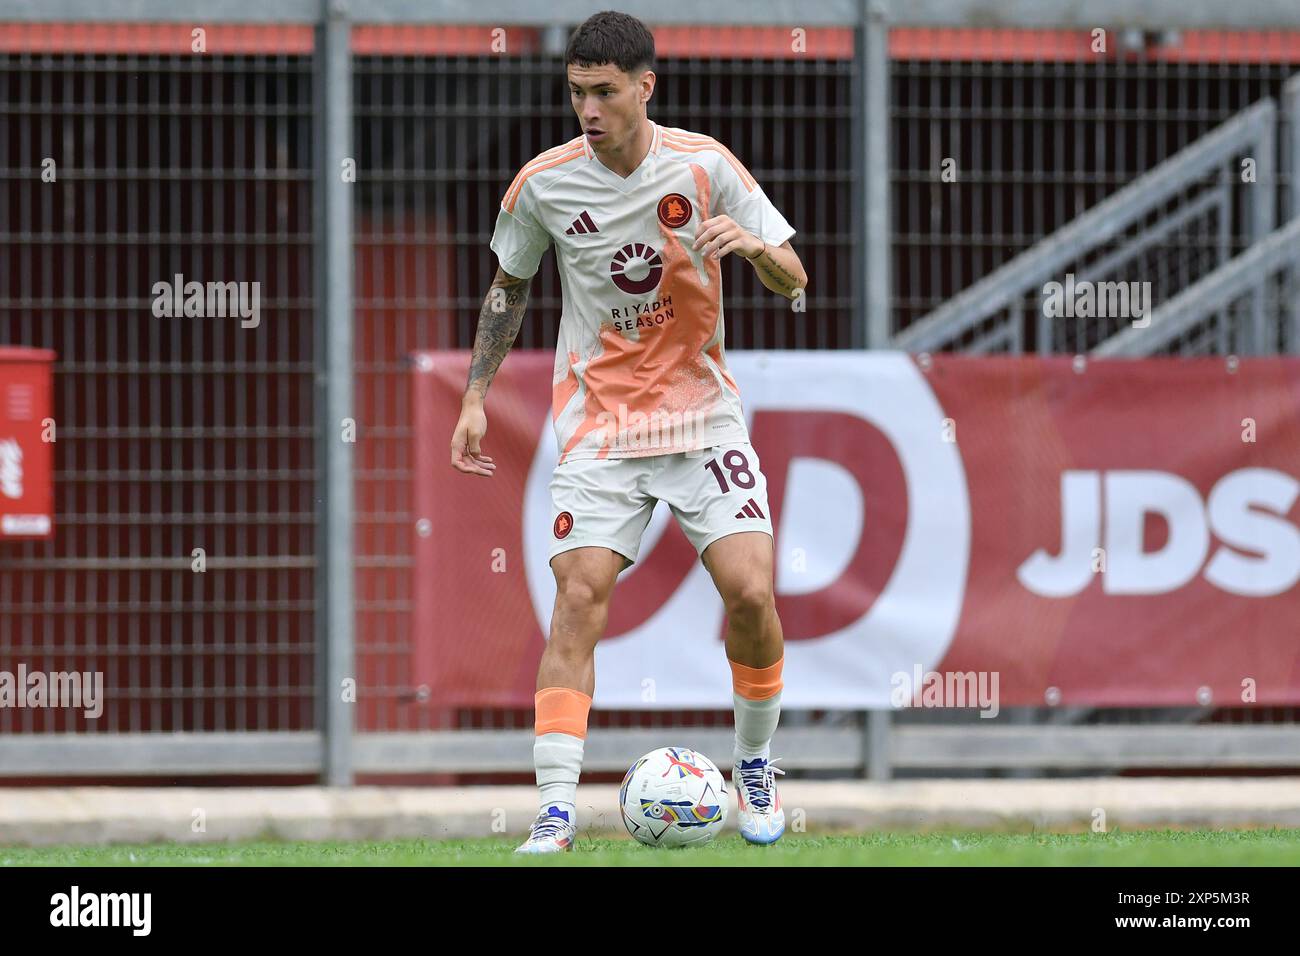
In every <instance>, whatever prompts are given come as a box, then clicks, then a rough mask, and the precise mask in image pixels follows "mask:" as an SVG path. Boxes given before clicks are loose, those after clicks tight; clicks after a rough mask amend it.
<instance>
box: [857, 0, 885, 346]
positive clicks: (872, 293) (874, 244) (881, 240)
mask: <svg viewBox="0 0 1300 956" xmlns="http://www.w3.org/2000/svg"><path fill="white" fill-rule="evenodd" d="M858 32H859V35H860V37H861V40H860V42H859V44H858V53H859V62H860V63H861V80H860V82H861V84H862V90H861V94H860V96H859V97H858V100H859V104H860V110H861V114H860V118H861V124H862V126H861V133H862V140H861V142H862V157H863V162H862V164H861V174H862V177H863V183H862V190H863V200H864V205H865V209H864V213H863V215H864V220H865V221H864V224H863V229H864V235H863V237H862V239H863V242H862V262H861V265H860V268H861V270H862V275H863V282H864V283H865V288H864V289H863V298H862V300H861V307H862V308H863V309H864V310H865V313H866V314H865V317H864V321H862V322H860V323H857V324H858V325H859V326H860V327H861V328H862V330H863V331H862V333H861V334H864V335H865V341H864V342H863V343H862V344H863V345H865V347H866V348H872V349H883V348H889V347H890V335H891V333H890V326H891V322H890V311H889V310H890V301H891V290H890V274H891V269H890V255H889V250H890V235H889V25H888V23H887V21H886V18H885V7H884V4H883V3H881V2H880V0H863V4H862V25H861V27H860V28H859V31H858Z"/></svg>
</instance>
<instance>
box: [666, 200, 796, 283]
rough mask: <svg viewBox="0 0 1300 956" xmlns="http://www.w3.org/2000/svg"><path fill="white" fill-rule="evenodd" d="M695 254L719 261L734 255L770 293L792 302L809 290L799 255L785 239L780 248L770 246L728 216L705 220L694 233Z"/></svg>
mask: <svg viewBox="0 0 1300 956" xmlns="http://www.w3.org/2000/svg"><path fill="white" fill-rule="evenodd" d="M691 248H693V249H695V250H700V249H703V250H704V255H706V256H710V255H711V256H714V257H716V258H718V259H721V258H722V257H723V256H725V255H727V254H728V253H731V252H734V253H736V255H738V256H743V257H744V258H746V259H748V260H749V263H750V265H752V266H753V267H754V271H755V272H756V273H758V280H759V281H760V282H762V283H763V285H765V286H767V287H768V288H769V289H771V290H772V291H773V292H777V293H780V294H781V295H783V296H785V297H786V298H787V299H793V298H794V297H795V295H796V294H797V292H798V290H800V289H805V288H807V287H808V273H807V272H805V271H804V267H803V263H802V262H801V261H800V260H799V254H798V253H797V252H795V251H794V247H793V246H791V245H790V240H789V239H787V240H786V241H785V242H783V243H781V245H779V246H771V245H768V244H767V243H766V242H764V241H763V240H762V239H760V238H759V237H758V236H755V235H753V234H752V233H749V232H746V231H745V229H744V228H743V227H742V226H741V225H740V224H739V223H738V222H736V221H735V220H734V219H732V218H731V217H730V216H714V217H713V218H712V219H705V220H704V221H703V222H701V223H700V225H699V228H697V229H696V231H695V244H694V245H693V246H692V247H691Z"/></svg>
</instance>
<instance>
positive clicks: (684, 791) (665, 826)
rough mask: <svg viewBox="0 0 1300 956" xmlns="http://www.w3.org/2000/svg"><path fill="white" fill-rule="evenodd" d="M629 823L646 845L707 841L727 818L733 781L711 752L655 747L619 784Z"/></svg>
mask: <svg viewBox="0 0 1300 956" xmlns="http://www.w3.org/2000/svg"><path fill="white" fill-rule="evenodd" d="M618 802H619V804H620V805H621V806H622V808H623V824H624V825H625V826H626V827H627V832H628V833H630V834H632V836H634V837H636V838H637V839H638V840H640V841H641V842H642V843H644V844H645V845H646V846H703V845H704V844H705V843H708V842H709V841H710V840H712V839H713V838H714V837H715V836H717V835H718V833H719V832H721V830H722V827H723V824H725V823H726V822H727V783H726V780H725V779H724V778H723V776H722V774H721V773H719V772H718V768H717V767H715V766H714V765H713V763H712V762H711V761H710V760H709V758H708V757H706V756H704V755H703V754H699V753H696V752H695V751H694V750H688V749H687V748H685V747H664V748H662V749H660V750H652V751H651V752H650V753H648V754H646V755H645V756H644V757H642V758H641V759H640V760H638V761H637V762H636V763H634V764H632V766H631V768H630V769H629V770H628V772H627V774H626V776H624V777H623V784H622V786H621V787H619V791H618Z"/></svg>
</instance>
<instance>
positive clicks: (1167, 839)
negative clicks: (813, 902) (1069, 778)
mask: <svg viewBox="0 0 1300 956" xmlns="http://www.w3.org/2000/svg"><path fill="white" fill-rule="evenodd" d="M518 843H519V840H518V839H516V838H515V837H513V836H512V837H510V838H508V839H507V838H505V837H501V838H495V839H480V840H448V841H436V840H396V841H369V842H364V841H363V842H350V843H291V842H283V843H280V842H269V841H261V842H250V843H230V844H220V843H208V844H189V845H179V844H167V843H161V844H150V845H141V846H107V847H105V846H58V847H35V848H28V847H0V866H6V867H12V866H750V865H754V866H1297V865H1300V830H1295V829H1291V830H1282V829H1268V830H1262V829H1261V830H1149V831H1148V830H1140V831H1132V832H1119V831H1116V832H1112V833H1103V834H1093V833H1086V834H1053V833H1033V834H995V833H965V832H960V833H959V832H951V833H925V834H921V833H876V834H870V835H857V836H815V835H808V834H794V833H791V834H787V835H786V837H785V838H784V839H782V840H781V841H780V843H778V844H776V845H775V846H771V847H757V846H749V845H748V844H746V843H745V842H744V841H743V840H741V838H740V837H739V836H737V835H735V834H729V835H727V836H724V837H722V838H720V839H718V840H716V841H714V842H713V843H711V844H709V845H708V846H704V847H698V848H692V849H685V850H664V849H652V848H650V847H642V846H640V845H638V844H636V843H634V842H632V841H631V840H627V839H605V838H594V839H593V838H590V837H587V836H585V835H582V834H580V835H579V837H578V843H577V846H576V848H575V849H574V850H573V851H572V852H570V853H566V854H563V855H560V856H556V857H540V858H522V857H517V856H515V855H514V853H513V852H512V851H513V850H514V848H515V847H516V846H517V845H518Z"/></svg>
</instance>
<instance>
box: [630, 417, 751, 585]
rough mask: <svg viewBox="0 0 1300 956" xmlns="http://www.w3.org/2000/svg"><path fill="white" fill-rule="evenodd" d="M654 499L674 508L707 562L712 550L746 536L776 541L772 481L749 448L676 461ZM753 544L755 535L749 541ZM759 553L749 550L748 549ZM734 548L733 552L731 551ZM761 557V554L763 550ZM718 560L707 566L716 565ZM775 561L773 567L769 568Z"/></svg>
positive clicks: (660, 479)
mask: <svg viewBox="0 0 1300 956" xmlns="http://www.w3.org/2000/svg"><path fill="white" fill-rule="evenodd" d="M650 490H651V492H652V493H653V494H654V495H655V497H657V498H659V499H660V500H662V501H664V502H666V503H667V504H668V505H669V507H671V508H672V511H673V516H674V517H675V518H676V519H677V523H678V525H679V526H680V527H681V529H682V531H683V532H684V533H685V535H686V537H687V538H688V539H689V540H690V542H691V544H692V545H693V546H694V547H695V552H696V553H697V554H699V555H701V557H702V558H703V556H704V555H705V553H706V552H709V551H712V550H713V549H712V547H711V546H712V545H713V544H714V543H715V542H717V541H721V540H725V539H727V538H730V537H733V536H739V535H741V534H744V533H745V532H759V533H761V534H762V535H763V536H765V537H766V538H767V539H768V542H769V547H768V554H769V555H770V542H771V537H772V520H771V517H770V512H769V510H768V505H767V478H766V476H765V475H764V474H763V469H762V463H761V462H760V461H759V458H758V453H757V452H755V451H754V448H753V446H752V445H750V444H749V442H733V443H731V444H726V445H719V446H717V447H715V448H710V449H705V450H704V451H703V452H702V453H701V454H699V455H698V456H695V457H691V456H689V455H674V456H673V460H672V462H671V464H670V465H669V467H667V468H664V469H663V471H662V472H661V473H659V474H658V475H657V476H656V477H655V480H654V482H653V483H652V484H651V488H650ZM745 537H746V538H749V539H751V540H752V536H751V535H745ZM755 547H758V545H757V544H749V545H744V546H743V549H744V550H746V551H748V550H749V549H752V548H755ZM730 550H732V546H728V551H730ZM759 550H760V551H761V548H760V549H759ZM712 558H713V555H712V554H710V556H709V560H706V561H705V564H706V566H707V565H708V564H709V563H712ZM770 564H771V562H770V558H769V559H768V566H769V567H770Z"/></svg>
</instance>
